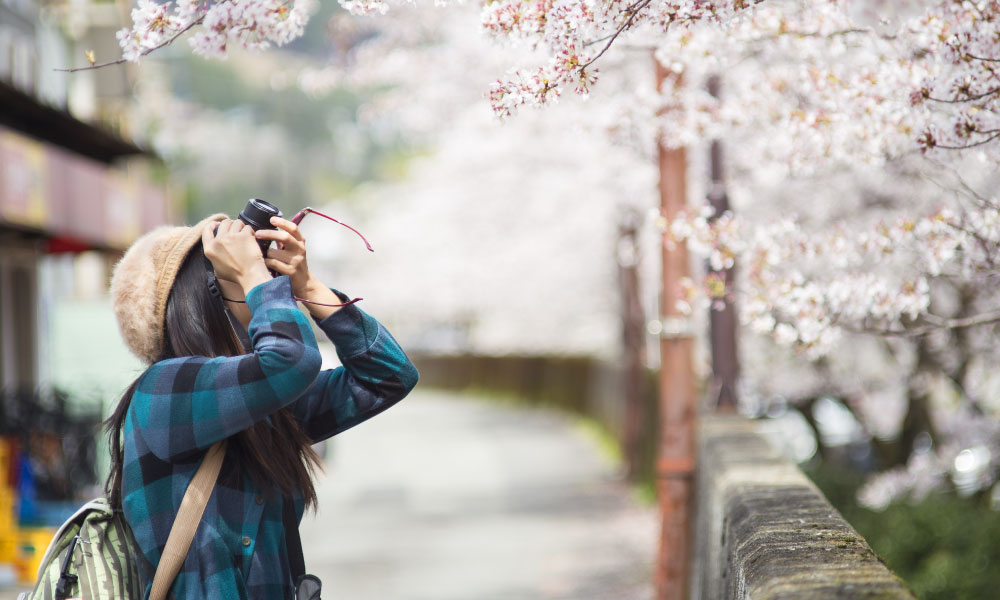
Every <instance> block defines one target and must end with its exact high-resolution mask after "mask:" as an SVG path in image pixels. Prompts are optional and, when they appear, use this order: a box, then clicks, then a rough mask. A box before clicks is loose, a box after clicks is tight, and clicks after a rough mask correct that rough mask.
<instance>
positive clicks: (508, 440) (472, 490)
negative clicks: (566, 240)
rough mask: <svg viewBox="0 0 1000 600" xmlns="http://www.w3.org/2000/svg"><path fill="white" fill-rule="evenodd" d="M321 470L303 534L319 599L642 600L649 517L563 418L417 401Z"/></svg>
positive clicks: (476, 403)
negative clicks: (316, 505)
mask: <svg viewBox="0 0 1000 600" xmlns="http://www.w3.org/2000/svg"><path fill="white" fill-rule="evenodd" d="M327 463H328V468H327V474H326V475H325V476H323V477H322V478H321V480H320V482H319V489H318V492H319V496H320V509H319V512H318V514H317V515H316V517H315V518H309V520H307V521H306V522H304V523H303V527H302V536H303V546H304V548H305V551H306V557H307V558H306V563H307V568H308V569H309V570H311V571H313V572H314V573H315V574H317V575H319V576H320V578H321V579H322V580H323V581H324V592H325V593H324V597H325V598H328V599H331V600H337V599H350V600H376V599H377V600H549V599H552V600H556V599H558V600H602V599H608V600H611V599H614V600H640V599H646V598H651V597H652V590H651V581H652V575H651V573H652V562H653V556H654V552H655V544H656V534H657V521H656V517H655V513H654V510H653V508H651V507H647V506H640V505H638V504H637V503H636V502H635V500H634V497H633V494H632V493H631V492H630V491H629V490H628V489H627V488H625V487H624V486H623V485H622V483H621V482H620V480H619V478H618V477H617V476H616V475H615V468H614V467H613V466H612V465H610V464H609V463H608V461H607V460H605V459H604V458H603V457H601V456H600V455H599V453H598V450H597V446H596V444H595V443H594V442H593V441H592V440H591V439H589V438H588V437H587V436H586V435H585V434H584V433H583V432H582V431H580V429H579V428H577V427H574V425H573V424H572V422H571V421H570V420H568V419H566V418H563V417H561V416H558V415H553V414H551V413H546V412H541V411H533V410H524V409H521V408H514V407H510V406H504V405H497V404H494V403H488V402H484V401H481V400H476V399H471V398H460V397H457V396H453V395H445V394H439V393H429V392H418V393H415V394H414V395H413V396H411V397H410V398H408V399H406V400H404V401H403V402H402V403H401V404H400V405H398V406H396V407H394V408H393V409H391V410H389V411H387V412H386V413H384V414H382V415H380V416H379V417H376V418H375V419H374V420H372V421H370V422H368V423H365V424H363V425H361V426H360V427H358V428H357V429H356V430H352V431H348V432H346V433H344V434H342V435H340V436H338V437H337V438H335V439H334V440H333V443H332V445H331V447H330V448H329V454H328V460H327Z"/></svg>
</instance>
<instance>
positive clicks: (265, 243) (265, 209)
mask: <svg viewBox="0 0 1000 600" xmlns="http://www.w3.org/2000/svg"><path fill="white" fill-rule="evenodd" d="M282 216H284V215H282V214H281V210H280V209H279V208H278V207H277V206H275V205H273V204H271V203H270V202H267V201H265V200H261V199H259V198H251V199H250V200H248V201H247V205H246V206H245V207H244V208H243V210H241V211H240V216H239V219H240V221H243V222H244V223H246V224H247V225H249V226H250V228H251V229H253V230H254V231H258V230H260V229H277V227H275V226H274V225H271V217H282ZM257 245H258V246H260V252H261V254H263V255H264V256H267V249H268V248H269V247H270V246H271V240H257Z"/></svg>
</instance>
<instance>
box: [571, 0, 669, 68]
mask: <svg viewBox="0 0 1000 600" xmlns="http://www.w3.org/2000/svg"><path fill="white" fill-rule="evenodd" d="M650 2H652V0H639V1H638V2H636V3H634V4H632V5H631V6H628V7H627V8H626V9H625V11H624V12H625V14H627V15H628V18H627V19H625V22H624V23H622V24H621V25H619V26H618V29H617V30H616V31H615V32H614V33H612V34H611V35H610V36H608V37H607V38H605V39H607V40H608V42H607V43H606V44H604V47H603V48H601V51H600V52H598V53H597V55H596V56H594V58H592V59H590V60H588V61H587V62H586V63H584V64H582V65H580V68H579V69H577V71H578V72H579V73H580V75H581V76H584V74H585V71H586V70H587V67H589V66H590V65H592V64H593V63H594V61H596V60H597V59H599V58H601V57H602V56H604V53H605V52H607V51H608V49H609V48H611V46H612V45H613V44H614V43H615V40H616V39H618V36H620V35H621V34H622V33H623V32H624V31H625V30H626V29H628V28H629V27H631V26H632V23H633V22H634V21H635V18H636V17H637V16H639V13H640V12H642V9H644V8H646V7H647V6H649V3H650Z"/></svg>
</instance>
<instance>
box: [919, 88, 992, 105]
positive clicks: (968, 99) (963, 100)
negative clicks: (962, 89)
mask: <svg viewBox="0 0 1000 600" xmlns="http://www.w3.org/2000/svg"><path fill="white" fill-rule="evenodd" d="M997 92H1000V87H997V88H993V89H992V90H990V91H988V92H983V93H982V94H976V95H975V96H968V97H966V98H959V99H953V100H945V99H944V98H935V97H934V96H927V99H928V100H931V101H932V102H941V103H944V104H965V103H966V102H975V101H976V100H982V99H983V98H985V97H987V96H992V95H993V94H996V93H997Z"/></svg>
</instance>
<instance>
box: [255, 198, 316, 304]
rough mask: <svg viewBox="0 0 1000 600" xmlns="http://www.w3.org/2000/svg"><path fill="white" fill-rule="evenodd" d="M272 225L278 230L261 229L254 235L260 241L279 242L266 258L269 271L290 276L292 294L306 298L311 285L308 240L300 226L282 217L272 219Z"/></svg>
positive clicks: (269, 250) (265, 262)
mask: <svg viewBox="0 0 1000 600" xmlns="http://www.w3.org/2000/svg"><path fill="white" fill-rule="evenodd" d="M271 225H274V226H275V227H277V229H259V230H257V231H256V232H255V233H254V236H255V237H256V238H257V239H258V240H271V241H273V242H277V247H271V248H270V249H268V251H267V257H265V258H264V264H265V265H267V268H268V269H271V270H272V271H274V272H275V273H278V274H280V275H288V278H289V279H291V280H292V292H294V293H295V295H296V296H301V297H305V293H306V291H307V290H306V288H307V286H308V285H309V278H310V274H309V264H308V263H307V262H306V238H305V237H303V235H302V232H301V231H299V226H298V225H296V224H295V223H292V222H291V221H289V220H287V219H282V218H281V217H271Z"/></svg>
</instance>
